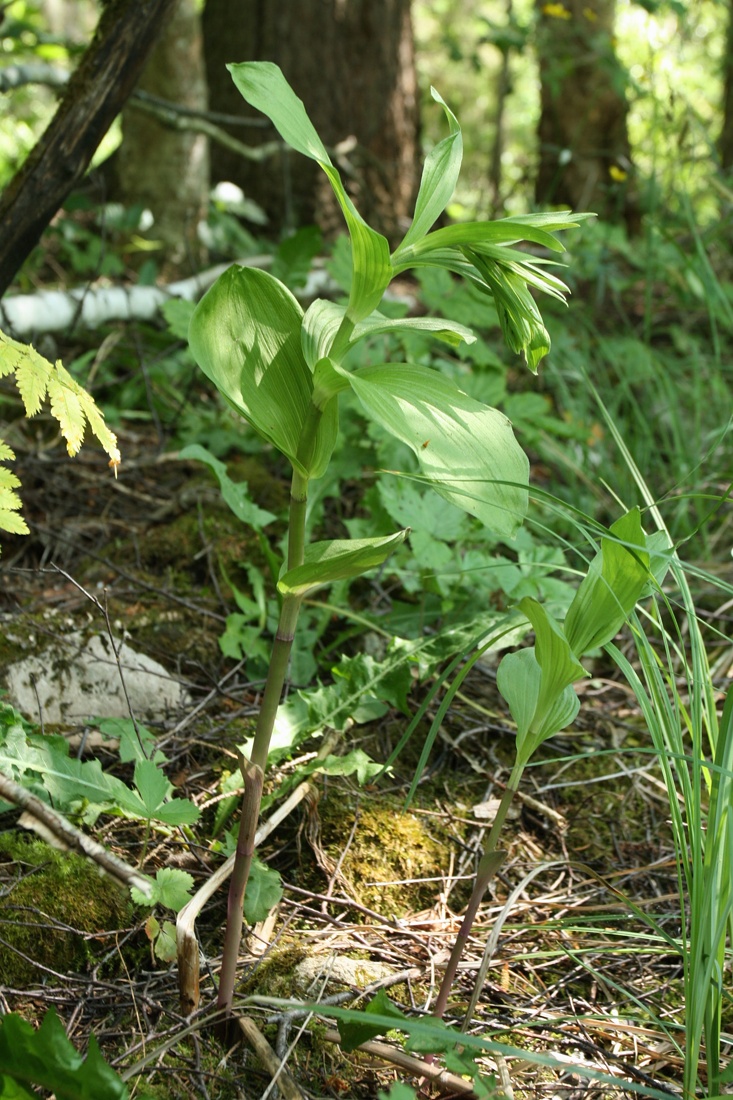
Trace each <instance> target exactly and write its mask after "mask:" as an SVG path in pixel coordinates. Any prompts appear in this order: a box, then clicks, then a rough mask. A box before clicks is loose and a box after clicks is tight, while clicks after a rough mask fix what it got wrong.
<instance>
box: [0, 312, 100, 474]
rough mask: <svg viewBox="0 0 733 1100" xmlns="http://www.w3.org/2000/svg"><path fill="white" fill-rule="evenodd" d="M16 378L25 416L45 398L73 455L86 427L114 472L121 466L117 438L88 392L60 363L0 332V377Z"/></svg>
mask: <svg viewBox="0 0 733 1100" xmlns="http://www.w3.org/2000/svg"><path fill="white" fill-rule="evenodd" d="M6 374H14V375H15V383H16V385H17V387H18V392H19V393H20V396H21V399H22V401H23V405H24V407H25V412H26V416H33V415H34V414H35V413H37V412H38V410H39V409H40V408H41V405H42V403H43V401H44V399H45V398H46V397H48V399H49V402H50V405H51V413H52V415H53V416H54V417H55V418H56V420H58V422H59V427H60V428H61V434H62V435H63V437H64V439H65V440H66V449H67V450H68V452H69V454H70V455H75V454H77V453H78V451H79V448H80V447H81V445H82V442H83V441H84V432H85V429H86V426H87V424H88V425H89V427H90V428H91V430H92V432H93V434H94V435H95V436H96V437H97V439H98V440H99V442H100V443H101V444H102V447H103V448H104V450H105V451H106V452H107V454H108V455H109V458H110V463H109V464H110V466H112V467H113V469H114V470H115V473H116V472H117V467H118V466H119V464H120V452H119V449H118V447H117V437H116V435H115V434H114V432H111V431H110V430H109V428H108V427H107V425H106V424H105V422H104V416H103V415H102V413H101V411H100V410H99V409H98V408H97V406H96V405H95V403H94V398H93V397H92V396H91V395H90V394H88V393H87V391H86V390H85V389H84V387H83V386H81V385H80V384H79V383H78V382H77V381H76V379H75V378H72V377H71V375H70V374H69V372H68V371H67V370H66V369H65V367H63V366H62V364H61V363H60V362H57V363H56V364H55V365H54V364H53V363H50V362H49V361H48V359H44V357H43V356H42V355H41V354H40V353H39V352H37V351H36V349H35V348H32V347H30V346H29V345H27V344H21V343H19V342H18V341H17V340H12V339H11V338H10V337H9V336H6V335H5V333H4V332H0V378H1V377H2V376H3V375H6Z"/></svg>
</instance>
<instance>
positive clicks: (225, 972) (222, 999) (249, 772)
mask: <svg viewBox="0 0 733 1100" xmlns="http://www.w3.org/2000/svg"><path fill="white" fill-rule="evenodd" d="M239 766H240V768H241V769H242V777H243V779H244V798H243V800H242V816H241V817H240V819H239V834H238V836H237V854H236V856H235V859H234V867H233V869H232V878H231V882H230V885H229V897H228V900H227V928H226V934H225V936H224V951H223V953H222V959H221V973H220V975H219V999H218V1002H217V1006H218V1007H219V1008H223V1009H224V1010H225V1011H226V1012H227V1013H228V1012H229V1009H230V1008H231V1007H232V998H233V996H234V979H235V977H236V971H237V959H238V956H239V944H240V941H241V939H242V906H243V903H244V891H245V889H246V888H247V879H248V878H249V869H250V867H251V866H252V856H253V855H254V850H255V833H256V832H257V820H258V818H259V816H260V804H261V802H262V785H263V783H264V779H265V776H264V772H263V771H262V768H259V767H258V766H257V765H256V764H253V763H252V762H251V761H248V760H245V759H244V757H240V762H239Z"/></svg>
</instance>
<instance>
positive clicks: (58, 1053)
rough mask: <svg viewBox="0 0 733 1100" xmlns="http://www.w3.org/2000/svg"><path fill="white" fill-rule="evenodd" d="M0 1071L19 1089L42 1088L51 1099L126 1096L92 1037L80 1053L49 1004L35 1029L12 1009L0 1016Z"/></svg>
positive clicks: (101, 1099) (92, 1099) (111, 1099)
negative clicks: (86, 1047)
mask: <svg viewBox="0 0 733 1100" xmlns="http://www.w3.org/2000/svg"><path fill="white" fill-rule="evenodd" d="M0 1073H2V1074H4V1075H5V1076H6V1077H9V1078H10V1079H11V1080H13V1081H16V1082H18V1083H19V1084H20V1085H21V1086H22V1087H23V1088H26V1087H27V1088H28V1089H30V1088H31V1087H32V1086H34V1085H36V1086H39V1087H41V1088H44V1089H48V1090H49V1091H50V1092H53V1093H55V1095H56V1097H57V1100H127V1098H128V1096H129V1093H128V1090H127V1086H126V1085H125V1083H124V1081H122V1079H121V1078H120V1077H118V1075H117V1074H116V1073H115V1071H114V1070H113V1069H112V1068H111V1066H108V1065H107V1063H106V1062H105V1061H104V1059H103V1058H102V1055H101V1053H100V1051H99V1047H98V1045H97V1042H96V1039H95V1038H94V1036H93V1035H92V1036H91V1038H90V1040H89V1050H88V1052H87V1055H86V1058H84V1057H82V1055H81V1054H79V1053H78V1051H77V1050H76V1049H75V1048H74V1046H73V1045H72V1044H71V1042H70V1041H69V1039H68V1038H67V1036H66V1032H65V1031H64V1028H63V1025H62V1024H61V1021H60V1020H59V1018H58V1016H57V1014H56V1011H55V1009H53V1008H50V1009H49V1010H48V1012H47V1013H46V1015H45V1016H44V1018H43V1021H42V1022H41V1026H40V1028H38V1030H35V1029H34V1028H33V1027H32V1026H31V1025H30V1024H29V1023H28V1022H27V1021H26V1020H24V1019H22V1017H20V1016H18V1015H16V1014H15V1013H7V1014H6V1015H5V1016H2V1017H0ZM10 1095H12V1093H11V1094H10ZM16 1095H19V1096H23V1093H22V1092H20V1093H16ZM26 1095H30V1096H35V1093H33V1092H30V1091H29V1092H27V1093H26Z"/></svg>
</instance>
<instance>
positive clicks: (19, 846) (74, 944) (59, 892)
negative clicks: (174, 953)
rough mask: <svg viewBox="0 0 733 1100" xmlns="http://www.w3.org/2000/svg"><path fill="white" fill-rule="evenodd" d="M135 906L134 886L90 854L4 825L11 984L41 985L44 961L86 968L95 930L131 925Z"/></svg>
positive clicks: (5, 939) (3, 888)
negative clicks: (104, 871) (130, 889)
mask: <svg viewBox="0 0 733 1100" xmlns="http://www.w3.org/2000/svg"><path fill="white" fill-rule="evenodd" d="M132 909H133V907H132V902H131V900H130V896H129V894H128V893H127V891H125V890H123V889H122V887H120V886H119V885H118V884H117V883H115V882H113V881H112V880H111V879H109V878H106V877H102V876H101V875H100V873H99V871H98V869H97V867H96V866H95V865H94V864H92V863H90V862H89V860H86V859H83V858H82V857H81V856H77V855H75V854H73V853H70V852H57V851H55V850H54V849H53V848H50V847H49V846H48V845H47V844H45V843H44V842H43V841H41V840H34V839H28V838H26V837H24V836H21V835H19V834H18V833H11V832H8V833H0V940H1V941H2V942H1V943H0V974H2V980H3V984H4V985H6V986H10V987H12V988H15V989H23V988H27V987H29V986H33V985H36V984H38V982H39V981H40V980H41V978H42V977H43V971H42V970H41V969H40V967H47V968H48V969H49V970H53V971H55V972H56V973H58V974H68V973H73V972H80V971H83V970H84V969H85V967H86V965H87V963H88V962H89V959H90V956H91V949H90V941H91V940H93V938H94V934H95V933H100V932H109V931H112V930H115V929H118V928H123V927H125V925H126V924H127V923H128V922H129V920H130V918H131V915H132Z"/></svg>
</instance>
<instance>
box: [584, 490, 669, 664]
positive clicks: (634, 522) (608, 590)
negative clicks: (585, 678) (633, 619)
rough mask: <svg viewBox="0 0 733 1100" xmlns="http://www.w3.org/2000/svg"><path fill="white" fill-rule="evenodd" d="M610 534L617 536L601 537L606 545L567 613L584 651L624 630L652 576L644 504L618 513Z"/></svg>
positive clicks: (602, 543)
mask: <svg viewBox="0 0 733 1100" xmlns="http://www.w3.org/2000/svg"><path fill="white" fill-rule="evenodd" d="M609 535H612V536H613V538H603V539H601V549H600V550H599V552H598V553H597V554H596V556H595V558H594V559H593V561H592V562H591V563H590V567H589V569H588V573H587V574H586V576H585V577H584V578H583V580H582V582H581V584H580V587H579V588H578V591H577V592H576V593H575V598H574V600H573V602H572V603H571V605H570V608H569V610H568V613H567V616H566V618H565V636H566V638H567V640H568V643H569V644H570V648H571V649H572V651H573V653H575V654H577V655H578V656H580V655H581V654H583V653H588V652H589V651H590V650H592V649H597V648H599V647H600V646H603V645H606V644H607V643H608V642H610V641H611V639H612V638H614V637H615V635H616V634H618V632H619V630H620V629H621V627H622V626H623V624H624V622H625V621H626V619H627V618H628V616H629V614H630V612H631V611H633V609H634V607H635V605H636V603H637V601H638V600H639V599H640V598H641V596H642V595H643V593H644V591H645V589H646V587H647V583H648V581H649V577H650V571H649V553H648V551H647V543H646V536H645V534H644V531H643V530H642V526H641V514H640V512H639V509H638V508H632V510H631V511H630V512H627V513H626V515H624V516H621V518H620V519H617V520H616V522H615V523H614V524H612V525H611V527H610V528H609ZM624 544H626V545H624Z"/></svg>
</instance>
